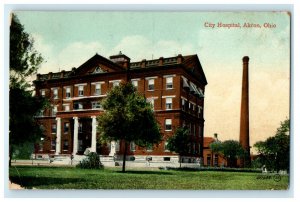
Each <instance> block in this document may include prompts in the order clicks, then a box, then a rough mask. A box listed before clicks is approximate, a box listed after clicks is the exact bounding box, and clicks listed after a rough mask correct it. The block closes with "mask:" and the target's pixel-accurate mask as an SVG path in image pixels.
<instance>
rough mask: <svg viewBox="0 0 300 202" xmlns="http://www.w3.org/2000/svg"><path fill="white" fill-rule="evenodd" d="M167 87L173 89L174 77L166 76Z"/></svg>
mask: <svg viewBox="0 0 300 202" xmlns="http://www.w3.org/2000/svg"><path fill="white" fill-rule="evenodd" d="M166 89H173V77H167V78H166Z"/></svg>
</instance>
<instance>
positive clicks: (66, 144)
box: [63, 140, 69, 151]
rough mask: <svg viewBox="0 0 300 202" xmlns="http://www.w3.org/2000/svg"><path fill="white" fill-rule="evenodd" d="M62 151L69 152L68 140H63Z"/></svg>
mask: <svg viewBox="0 0 300 202" xmlns="http://www.w3.org/2000/svg"><path fill="white" fill-rule="evenodd" d="M63 150H65V151H68V150H69V141H68V140H64V146H63Z"/></svg>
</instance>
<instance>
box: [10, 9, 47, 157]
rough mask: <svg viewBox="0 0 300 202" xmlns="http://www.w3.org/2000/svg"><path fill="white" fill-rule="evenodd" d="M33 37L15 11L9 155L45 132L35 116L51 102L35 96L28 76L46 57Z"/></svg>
mask: <svg viewBox="0 0 300 202" xmlns="http://www.w3.org/2000/svg"><path fill="white" fill-rule="evenodd" d="M33 45H34V44H33V40H32V38H31V37H30V35H29V34H28V33H26V32H25V31H24V27H23V25H22V24H21V23H20V21H19V19H18V18H17V16H16V15H15V14H12V18H11V25H10V64H9V66H10V87H9V142H10V144H9V147H10V149H9V155H10V159H11V157H12V154H13V151H14V149H17V148H18V147H20V146H22V144H24V143H33V142H36V141H38V140H40V138H41V137H42V135H43V131H42V129H41V128H40V126H39V124H38V123H37V121H36V119H35V118H34V117H35V116H36V115H37V114H38V113H40V111H41V110H42V109H44V108H45V107H47V106H48V104H49V102H48V101H47V100H46V99H45V98H42V97H33V96H32V94H33V92H32V91H30V90H29V89H28V88H29V87H30V85H29V83H28V82H27V81H26V79H28V77H30V76H32V74H34V73H36V71H37V69H38V67H39V66H40V64H41V63H42V61H43V59H42V57H41V55H40V54H38V53H37V51H35V50H34V48H33Z"/></svg>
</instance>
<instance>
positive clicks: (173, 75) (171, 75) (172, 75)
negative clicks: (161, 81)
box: [163, 74, 176, 78]
mask: <svg viewBox="0 0 300 202" xmlns="http://www.w3.org/2000/svg"><path fill="white" fill-rule="evenodd" d="M167 77H176V74H170V75H164V76H163V78H167Z"/></svg>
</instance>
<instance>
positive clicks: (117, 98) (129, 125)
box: [97, 82, 162, 172]
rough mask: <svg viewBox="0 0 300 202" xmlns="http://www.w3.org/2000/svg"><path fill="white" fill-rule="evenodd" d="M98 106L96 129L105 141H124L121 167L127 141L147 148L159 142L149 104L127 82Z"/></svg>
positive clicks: (114, 90) (124, 157) (159, 137)
mask: <svg viewBox="0 0 300 202" xmlns="http://www.w3.org/2000/svg"><path fill="white" fill-rule="evenodd" d="M101 105H102V107H103V109H104V110H105V112H104V113H103V114H101V115H100V116H98V118H97V120H98V131H99V132H100V134H101V135H100V137H101V138H102V139H104V140H105V141H117V140H122V142H124V144H125V147H124V151H123V152H124V153H123V167H122V172H125V163H126V155H127V148H128V144H130V142H134V143H135V144H136V145H138V146H141V147H146V146H148V145H150V144H157V143H159V142H160V141H161V139H162V137H161V134H160V128H159V125H158V123H157V121H156V119H155V116H154V111H153V110H152V107H151V104H150V103H148V102H147V101H146V99H145V97H143V96H142V95H139V94H138V93H137V92H136V88H135V87H134V86H133V85H132V84H131V83H129V82H127V83H121V84H120V86H116V87H114V88H113V89H112V90H111V91H110V92H109V93H108V95H107V98H105V99H104V100H103V101H102V102H101Z"/></svg>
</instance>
